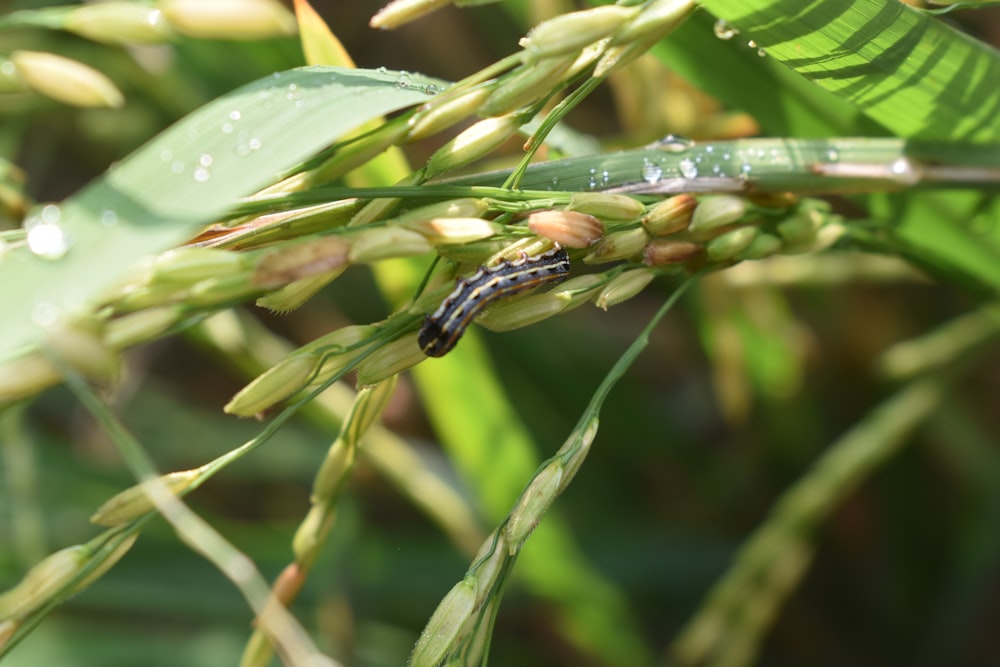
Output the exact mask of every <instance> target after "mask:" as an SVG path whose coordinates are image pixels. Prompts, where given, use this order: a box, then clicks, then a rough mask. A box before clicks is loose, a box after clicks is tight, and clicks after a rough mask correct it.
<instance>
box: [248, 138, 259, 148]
mask: <svg viewBox="0 0 1000 667" xmlns="http://www.w3.org/2000/svg"><path fill="white" fill-rule="evenodd" d="M247 146H249V147H250V150H252V151H255V150H257V149H258V148H260V139H258V138H257V137H251V138H250V141H249V142H247Z"/></svg>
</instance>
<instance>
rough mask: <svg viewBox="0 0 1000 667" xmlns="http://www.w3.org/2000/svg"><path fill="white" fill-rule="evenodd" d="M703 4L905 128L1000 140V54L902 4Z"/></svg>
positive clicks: (937, 136) (780, 0)
mask: <svg viewBox="0 0 1000 667" xmlns="http://www.w3.org/2000/svg"><path fill="white" fill-rule="evenodd" d="M702 4H703V5H704V7H705V8H706V9H708V11H710V12H711V13H712V14H714V15H715V16H716V17H718V18H720V19H724V20H725V21H726V22H728V23H729V24H730V25H731V26H732V27H734V28H737V29H738V30H739V31H740V39H741V40H744V41H746V40H753V41H754V42H755V43H756V44H757V46H759V47H761V48H763V49H764V50H765V52H766V53H767V57H769V58H774V59H775V60H777V61H779V62H781V63H783V64H784V65H786V66H788V67H790V68H791V69H793V70H795V71H796V72H798V73H799V74H801V75H802V76H804V77H805V78H806V79H808V80H810V81H812V82H814V83H816V84H818V85H819V86H821V87H822V88H825V89H826V90H828V91H830V92H832V93H834V94H835V95H836V96H837V97H839V98H841V99H844V100H846V101H848V102H850V103H851V104H852V105H854V106H855V107H857V108H859V109H861V110H862V111H863V112H864V113H865V114H866V115H868V116H869V117H871V118H872V119H874V120H876V121H878V122H879V123H880V124H881V125H883V126H884V127H886V128H888V129H889V130H890V131H892V132H893V133H894V134H896V135H898V136H901V137H909V138H919V139H927V140H960V141H969V142H993V141H997V140H998V138H1000V113H998V111H1000V86H997V81H1000V52H997V51H996V50H995V49H993V48H990V47H989V46H987V45H985V44H983V43H980V42H978V41H976V40H974V39H972V38H970V37H968V36H967V35H965V34H963V33H961V32H959V31H958V30H956V29H954V28H952V27H951V26H949V25H947V24H946V23H943V22H941V21H939V20H938V19H936V18H934V17H933V16H930V15H928V14H925V13H921V12H919V11H917V10H914V9H912V8H911V7H908V6H907V5H905V4H903V3H902V2H881V1H878V0H853V2H820V1H816V0H814V1H813V2H807V3H802V2H797V1H793V0H777V1H776V0H703V2H702ZM755 57H757V56H756V55H753V54H750V53H748V54H747V58H755ZM768 92H769V91H761V94H765V95H766V94H768Z"/></svg>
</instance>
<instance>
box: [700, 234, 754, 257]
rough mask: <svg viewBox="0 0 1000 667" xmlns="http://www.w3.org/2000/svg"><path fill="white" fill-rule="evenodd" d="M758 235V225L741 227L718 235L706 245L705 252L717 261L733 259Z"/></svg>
mask: <svg viewBox="0 0 1000 667" xmlns="http://www.w3.org/2000/svg"><path fill="white" fill-rule="evenodd" d="M756 237H757V228H756V227H740V228H739V229H734V230H732V231H728V232H726V233H725V234H722V235H720V236H716V237H715V238H714V239H712V240H711V241H709V242H708V243H707V244H706V245H705V252H706V253H707V254H708V257H709V259H712V260H715V261H716V262H720V261H723V260H727V259H732V258H733V257H735V256H736V255H737V254H739V253H740V252H742V251H743V250H745V249H746V247H747V246H749V245H750V244H751V243H752V242H753V240H754V238H756Z"/></svg>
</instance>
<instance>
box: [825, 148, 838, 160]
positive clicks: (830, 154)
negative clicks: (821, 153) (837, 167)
mask: <svg viewBox="0 0 1000 667" xmlns="http://www.w3.org/2000/svg"><path fill="white" fill-rule="evenodd" d="M839 159H840V153H838V152H837V149H836V148H831V149H830V150H828V151H827V152H826V160H827V162H836V161H837V160H839Z"/></svg>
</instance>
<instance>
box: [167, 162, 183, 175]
mask: <svg viewBox="0 0 1000 667" xmlns="http://www.w3.org/2000/svg"><path fill="white" fill-rule="evenodd" d="M170 173H172V174H183V173H184V163H183V162H181V161H180V160H174V161H173V162H171V163H170Z"/></svg>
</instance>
